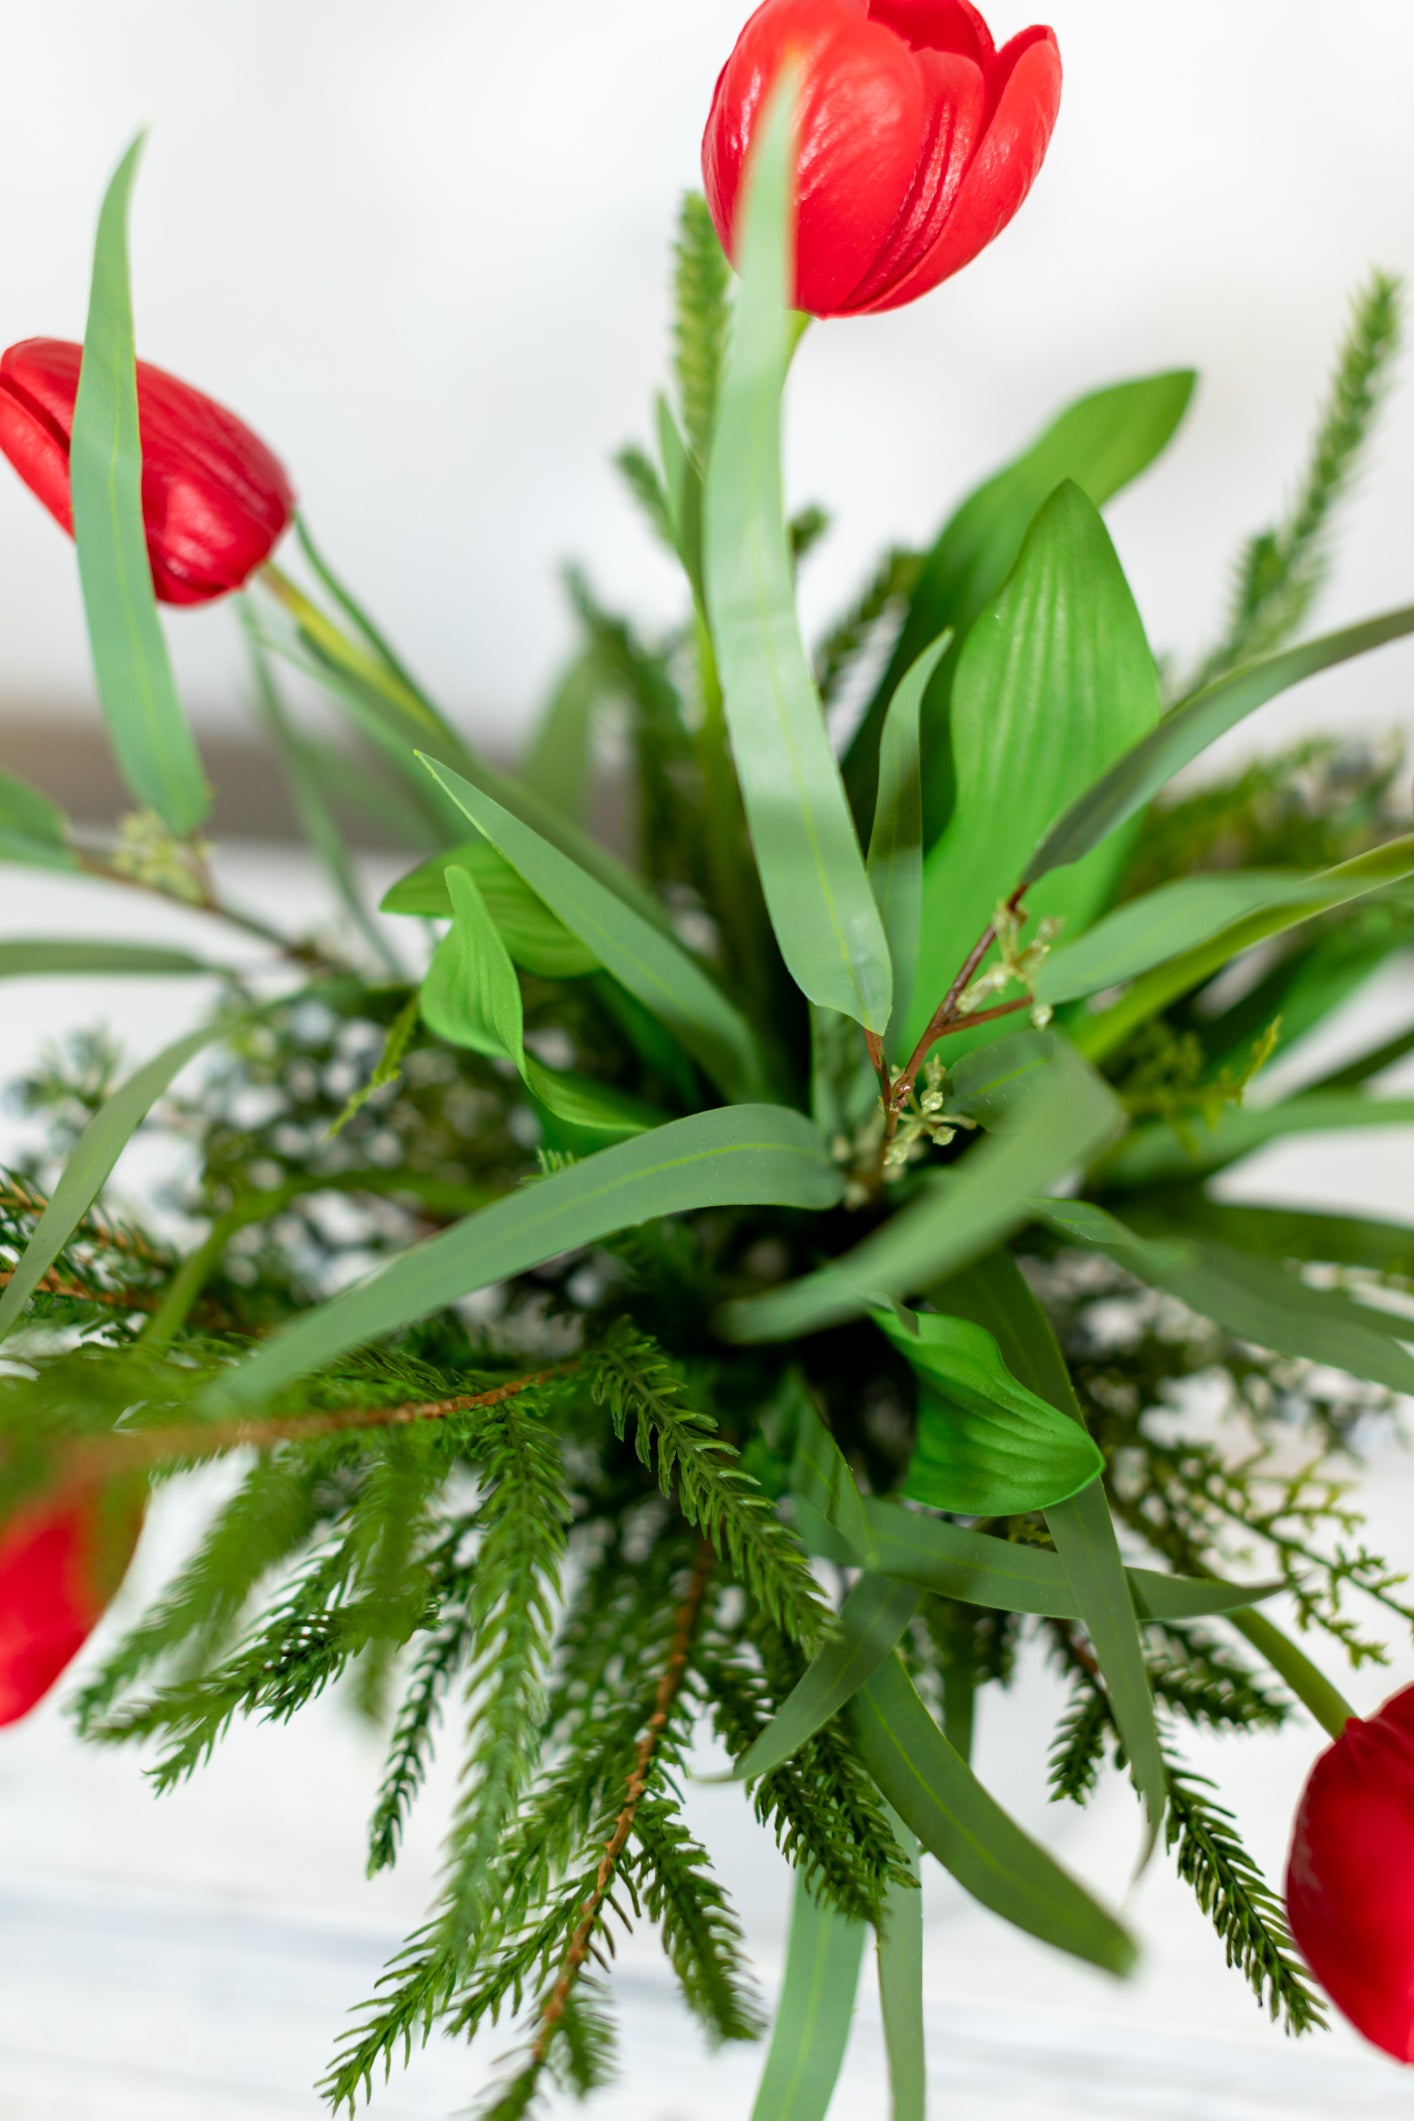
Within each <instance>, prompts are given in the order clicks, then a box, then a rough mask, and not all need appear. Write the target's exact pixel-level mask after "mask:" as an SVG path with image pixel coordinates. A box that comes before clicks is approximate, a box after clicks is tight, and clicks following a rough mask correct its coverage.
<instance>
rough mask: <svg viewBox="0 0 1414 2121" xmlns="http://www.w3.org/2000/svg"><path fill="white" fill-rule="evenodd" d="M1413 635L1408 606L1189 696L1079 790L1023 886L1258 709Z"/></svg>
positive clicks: (1083, 849) (1096, 837) (1128, 813)
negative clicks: (1323, 673)
mask: <svg viewBox="0 0 1414 2121" xmlns="http://www.w3.org/2000/svg"><path fill="white" fill-rule="evenodd" d="M1411 633H1414V604H1411V605H1406V606H1405V607H1404V608H1403V609H1402V610H1399V611H1390V612H1386V613H1384V614H1383V615H1382V616H1381V617H1379V618H1375V619H1366V620H1365V621H1364V623H1363V624H1362V625H1359V626H1347V627H1344V628H1343V629H1342V630H1341V632H1339V633H1331V634H1326V635H1325V636H1324V637H1323V638H1322V639H1321V640H1318V641H1306V642H1304V643H1303V644H1302V646H1301V647H1299V648H1288V649H1286V650H1284V651H1283V653H1282V654H1280V655H1273V656H1267V657H1266V658H1264V660H1263V661H1261V662H1259V663H1248V664H1247V665H1246V666H1245V667H1244V668H1243V669H1241V670H1235V671H1234V672H1233V673H1232V675H1231V676H1230V677H1225V678H1219V679H1218V680H1217V681H1216V682H1215V683H1214V684H1212V685H1208V686H1206V687H1205V688H1204V690H1203V691H1202V692H1195V693H1194V694H1193V696H1192V697H1191V698H1190V699H1187V700H1184V701H1182V702H1181V703H1180V705H1178V706H1177V707H1175V708H1173V709H1172V710H1171V711H1170V712H1169V713H1168V714H1166V715H1165V716H1164V718H1163V721H1162V722H1161V723H1160V724H1159V726H1158V728H1157V729H1154V730H1151V731H1150V733H1149V734H1148V735H1147V736H1145V737H1141V739H1140V740H1139V742H1138V743H1137V744H1135V745H1133V746H1132V747H1131V749H1130V750H1128V751H1127V752H1126V753H1125V754H1124V756H1123V757H1122V758H1120V759H1118V760H1116V761H1115V763H1114V764H1113V765H1112V766H1110V767H1109V768H1108V770H1107V771H1106V772H1104V773H1103V774H1101V775H1100V776H1099V778H1098V779H1097V780H1096V781H1095V782H1094V783H1093V785H1092V786H1091V787H1089V788H1087V789H1086V790H1085V792H1084V794H1083V795H1081V796H1080V797H1079V798H1078V799H1077V800H1076V801H1075V802H1073V803H1072V804H1071V806H1070V808H1069V809H1068V810H1067V811H1066V812H1065V814H1064V816H1062V817H1060V818H1058V819H1057V820H1056V822H1055V824H1054V825H1052V826H1051V827H1050V829H1049V831H1047V832H1046V834H1045V836H1044V838H1043V839H1042V840H1041V842H1040V845H1039V846H1038V847H1037V848H1036V851H1035V852H1034V854H1033V855H1032V856H1031V859H1030V861H1029V862H1028V863H1027V865H1026V869H1025V873H1024V879H1023V880H1024V881H1025V882H1026V883H1028V884H1029V883H1034V882H1035V881H1036V880H1037V879H1038V878H1040V877H1043V876H1046V875H1048V874H1049V873H1050V871H1051V870H1052V869H1059V868H1062V867H1064V866H1065V865H1066V864H1068V863H1072V862H1078V861H1081V860H1083V858H1084V857H1085V856H1086V855H1087V854H1089V853H1090V851H1091V849H1092V848H1094V847H1097V846H1098V845H1099V844H1100V842H1101V841H1102V840H1104V839H1105V838H1107V836H1108V835H1109V834H1110V833H1111V832H1113V831H1115V830H1116V829H1117V827H1118V826H1120V825H1122V824H1123V823H1124V822H1125V820H1126V819H1128V818H1131V817H1133V816H1134V815H1135V813H1136V811H1139V810H1142V809H1143V808H1144V805H1145V804H1146V803H1147V802H1148V801H1149V800H1150V798H1151V797H1152V796H1155V795H1157V794H1158V792H1159V790H1160V789H1161V788H1162V787H1164V786H1165V784H1166V783H1167V782H1168V781H1171V780H1172V779H1173V776H1174V775H1175V774H1176V773H1178V772H1180V771H1181V770H1182V768H1183V767H1185V766H1187V765H1189V764H1190V763H1191V762H1192V760H1194V759H1196V758H1197V757H1198V756H1199V754H1200V753H1201V752H1204V751H1206V750H1207V748H1208V746H1209V745H1210V744H1214V743H1216V742H1217V740H1218V738H1219V737H1220V736H1224V735H1225V734H1226V733H1227V731H1228V730H1229V729H1232V728H1234V727H1235V726H1236V725H1237V723H1238V722H1240V721H1242V720H1244V718H1245V717H1246V716H1247V715H1249V714H1254V713H1255V712H1256V710H1257V709H1258V708H1259V707H1265V706H1266V704H1267V702H1268V700H1274V699H1276V698H1277V696H1278V694H1280V693H1283V692H1289V691H1290V690H1291V688H1292V686H1293V685H1299V684H1301V683H1302V682H1303V681H1304V680H1305V679H1306V678H1310V677H1315V676H1316V675H1317V674H1318V672H1320V671H1322V670H1331V669H1334V668H1335V666H1336V665H1337V664H1338V663H1348V662H1349V661H1351V659H1352V658H1353V657H1355V656H1360V655H1368V654H1369V653H1370V652H1371V651H1372V650H1373V649H1376V648H1383V647H1384V646H1385V645H1386V643H1387V642H1389V641H1398V640H1402V639H1404V638H1405V636H1406V635H1408V634H1411Z"/></svg>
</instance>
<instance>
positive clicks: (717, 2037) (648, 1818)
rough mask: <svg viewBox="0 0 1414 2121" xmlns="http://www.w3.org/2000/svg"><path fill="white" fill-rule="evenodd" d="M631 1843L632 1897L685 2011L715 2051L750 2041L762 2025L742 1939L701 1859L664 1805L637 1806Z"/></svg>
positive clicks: (651, 1801) (660, 1801) (648, 1801)
mask: <svg viewBox="0 0 1414 2121" xmlns="http://www.w3.org/2000/svg"><path fill="white" fill-rule="evenodd" d="M635 1836H636V1839H637V1842H638V1849H637V1870H638V1879H637V1882H638V1889H639V1892H640V1894H641V1896H642V1899H643V1904H644V1907H645V1908H646V1909H647V1911H648V1915H649V1917H650V1919H651V1920H652V1921H654V1922H656V1923H657V1925H658V1928H659V1931H660V1933H661V1935H662V1939H663V1948H664V1950H665V1951H666V1952H667V1955H668V1959H669V1962H670V1964H671V1966H672V1969H673V1972H674V1974H675V1975H676V1976H677V1981H678V1986H679V1988H680V1989H681V1991H682V1994H683V1997H684V1998H685V2000H686V2002H687V2005H688V2008H689V2009H690V2010H691V2011H692V2012H693V2015H694V2016H695V2017H696V2018H697V2019H698V2020H699V2022H700V2023H701V2024H702V2025H703V2026H704V2027H705V2029H706V2031H707V2034H708V2037H709V2039H711V2040H712V2041H713V2043H714V2044H716V2043H721V2042H723V2041H727V2040H754V2039H756V2038H757V2037H758V2035H759V2034H760V2033H761V2031H762V2028H763V2024H764V2020H763V2018H762V2014H761V2007H760V2002H759V1999H758V1997H757V1995H756V1991H755V1987H754V1984H753V1983H752V1981H751V1977H750V1975H749V1973H748V1971H747V1967H746V1950H745V1939H744V1937H743V1935H742V1930H741V1925H740V1923H739V1922H738V1921H737V1918H736V1915H735V1914H734V1912H733V1910H732V1906H731V1903H730V1901H729V1900H728V1898H727V1896H726V1894H725V1892H724V1891H723V1889H722V1887H721V1886H720V1885H719V1884H718V1882H717V1880H716V1879H715V1878H714V1877H713V1876H712V1874H711V1871H710V1869H709V1867H708V1859H707V1853H706V1851H705V1850H704V1849H703V1848H701V1847H700V1846H699V1845H698V1843H697V1842H696V1841H694V1839H693V1838H692V1836H691V1834H689V1832H688V1831H687V1828H686V1827H685V1826H684V1825H683V1823H682V1821H681V1819H680V1818H679V1817H678V1816H677V1810H676V1807H675V1806H674V1805H673V1804H671V1803H670V1802H668V1801H667V1800H666V1799H664V1798H662V1797H654V1798H648V1797H645V1798H644V1800H643V1802H642V1803H641V1804H640V1805H639V1808H638V1819H637V1822H636V1825H635Z"/></svg>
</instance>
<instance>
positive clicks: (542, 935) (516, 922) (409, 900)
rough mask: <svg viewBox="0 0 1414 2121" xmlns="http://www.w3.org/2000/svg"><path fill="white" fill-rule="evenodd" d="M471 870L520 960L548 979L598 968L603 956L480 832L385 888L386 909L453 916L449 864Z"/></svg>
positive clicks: (432, 916) (506, 941) (383, 904)
mask: <svg viewBox="0 0 1414 2121" xmlns="http://www.w3.org/2000/svg"><path fill="white" fill-rule="evenodd" d="M452 867H455V868H458V869H465V870H467V871H468V872H469V873H470V875H471V876H472V877H473V878H474V879H475V881H476V888H477V890H478V891H479V892H480V893H481V896H482V897H483V898H484V899H485V901H486V904H487V907H488V909H489V911H490V914H491V918H492V919H493V920H494V922H495V923H496V928H497V931H498V933H499V935H500V937H501V940H502V942H503V943H504V944H505V946H506V948H507V949H508V950H509V951H510V953H511V956H512V957H513V958H514V960H515V962H516V963H517V964H518V965H521V966H523V967H524V969H525V970H526V971H527V972H536V973H539V975H540V977H541V978H542V979H575V978H577V977H579V976H580V975H582V974H584V973H586V972H593V971H595V970H596V969H597V967H598V964H599V960H598V958H596V957H595V955H594V953H593V951H592V950H588V949H586V948H585V946H584V944H583V943H582V942H581V941H580V939H579V937H578V936H577V935H572V934H571V933H570V931H569V929H568V928H567V927H566V926H565V924H564V922H563V921H560V920H556V918H555V916H554V914H553V913H552V912H551V911H550V909H549V907H548V906H547V905H546V904H545V901H544V900H543V899H539V898H537V897H536V896H535V893H534V892H533V891H532V890H531V889H530V887H529V886H528V885H527V884H524V883H522V881H521V879H520V877H519V876H518V875H517V874H516V872H515V870H514V869H512V867H511V865H510V863H509V862H507V861H504V860H503V859H502V857H501V856H500V855H499V854H497V852H496V850H495V848H494V847H493V846H492V845H491V843H490V841H489V840H486V839H483V838H482V836H481V834H480V833H479V832H478V833H477V834H476V836H475V838H474V839H469V840H461V841H459V842H458V844H457V845H456V846H455V847H447V848H444V849H443V850H442V852H441V853H440V854H434V855H432V856H431V857H430V858H429V859H428V860H427V861H425V862H421V863H419V864H418V866H417V868H416V869H411V870H409V871H408V874H407V875H406V876H402V877H399V879H398V881H397V883H396V884H393V885H391V886H390V887H389V889H388V890H387V891H385V892H384V894H383V898H382V902H381V908H380V910H381V911H382V912H384V913H407V914H418V915H420V916H421V917H422V919H424V920H440V921H447V920H450V919H451V917H452V901H451V897H450V894H449V893H448V890H447V881H446V872H447V870H448V869H449V868H452Z"/></svg>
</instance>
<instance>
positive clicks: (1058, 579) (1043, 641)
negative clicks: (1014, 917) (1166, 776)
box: [907, 485, 1161, 1049]
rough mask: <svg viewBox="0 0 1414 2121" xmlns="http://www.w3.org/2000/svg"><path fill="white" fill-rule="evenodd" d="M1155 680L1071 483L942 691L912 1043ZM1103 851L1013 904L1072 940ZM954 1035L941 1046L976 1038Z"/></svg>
mask: <svg viewBox="0 0 1414 2121" xmlns="http://www.w3.org/2000/svg"><path fill="white" fill-rule="evenodd" d="M1160 706H1161V701H1160V696H1159V680H1158V673H1157V670H1156V668H1155V664H1154V658H1153V656H1152V654H1151V653H1150V649H1149V644H1148V641H1147V640H1146V639H1145V637H1144V626H1143V622H1142V620H1141V619H1140V617H1139V613H1138V610H1137V609H1136V607H1135V603H1134V599H1133V597H1132V595H1131V594H1130V590H1129V585H1128V583H1127V582H1126V581H1125V579H1124V571H1123V569H1122V568H1121V566H1120V564H1119V560H1118V557H1117V555H1116V553H1115V549H1114V547H1113V545H1112V544H1111V542H1110V537H1109V533H1108V531H1107V530H1106V529H1105V526H1104V524H1103V522H1102V521H1101V519H1100V516H1099V514H1098V512H1097V510H1096V509H1095V507H1094V504H1093V503H1092V502H1090V501H1088V500H1087V499H1086V497H1085V495H1084V494H1083V493H1082V492H1081V491H1080V489H1079V487H1078V486H1074V485H1067V486H1062V487H1060V488H1058V489H1057V491H1056V492H1055V493H1054V494H1053V495H1052V496H1051V498H1050V500H1049V501H1047V502H1046V504H1045V506H1044V507H1043V508H1042V510H1041V512H1040V514H1039V515H1038V516H1037V518H1036V521H1035V523H1034V524H1033V526H1032V528H1031V530H1030V532H1029V533H1028V535H1027V539H1026V542H1025V544H1024V545H1023V546H1022V549H1021V555H1020V558H1019V559H1018V560H1017V563H1016V566H1015V568H1014V569H1013V570H1012V573H1011V574H1010V576H1009V577H1008V578H1007V581H1006V584H1005V586H1004V587H1003V589H1002V591H1001V593H1000V594H999V596H998V597H997V599H996V601H995V602H994V603H993V604H992V605H990V606H989V607H988V610H987V612H986V613H985V614H984V616H983V617H982V618H981V619H980V620H979V621H978V624H977V625H976V627H975V628H974V629H973V631H972V633H971V634H970V635H969V637H968V640H967V642H966V644H965V645H964V647H963V649H962V651H961V654H960V655H959V658H958V665H957V675H956V678H955V680H954V682H953V690H952V711H951V722H950V727H951V742H952V756H953V766H954V772H955V776H956V784H957V793H956V802H955V805H954V808H953V812H952V816H951V818H950V819H949V821H948V825H947V828H946V830H945V831H944V833H943V834H942V837H941V838H940V839H939V841H938V843H937V845H936V846H935V847H934V848H933V850H932V852H931V853H930V854H929V856H928V859H927V862H926V863H925V865H924V872H923V947H922V950H921V953H920V956H919V965H918V980H917V984H916V986H915V989H914V993H913V998H912V1002H911V1004H910V1008H909V1014H908V1017H907V1031H908V1036H909V1038H910V1039H914V1038H917V1037H918V1036H919V1034H920V1033H921V1032H922V1030H923V1028H924V1026H925V1024H926V1023H927V1022H928V1019H929V1017H930V1016H931V1014H932V1012H933V1010H934V1008H935V1007H936V1006H937V1004H938V1002H939V1001H940V999H941V998H942V996H943V994H944V993H945V992H946V991H947V989H948V986H949V984H950V982H951V980H952V979H953V977H954V975H955V973H956V972H957V970H958V967H959V966H960V965H961V963H962V961H963V959H964V958H965V957H966V955H967V953H968V951H969V950H970V949H971V948H972V945H973V944H974V943H975V942H976V941H977V938H978V937H979V936H980V935H981V934H982V932H983V930H984V929H985V928H986V926H987V924H988V922H989V921H990V920H991V918H992V915H993V912H994V911H995V909H996V907H997V906H998V905H999V904H1000V903H1001V902H1002V901H1003V900H1004V899H1006V898H1007V897H1009V895H1010V894H1011V892H1012V891H1013V890H1014V889H1015V887H1016V885H1017V883H1018V882H1019V881H1020V878H1021V875H1022V872H1023V870H1024V869H1025V866H1026V861H1027V857H1028V855H1029V854H1030V853H1031V851H1032V849H1033V848H1034V846H1035V844H1036V841H1037V840H1038V839H1039V838H1040V836H1041V835H1042V833H1043V832H1045V830H1046V829H1047V827H1048V825H1049V824H1050V823H1051V821H1052V820H1053V819H1055V818H1057V817H1059V816H1060V815H1061V813H1062V812H1063V811H1064V810H1065V808H1066V806H1067V804H1069V803H1071V802H1073V801H1074V800H1075V798H1076V797H1077V796H1078V795H1079V794H1080V793H1081V792H1082V790H1084V789H1085V788H1086V787H1088V786H1089V784H1090V783H1091V782H1092V781H1093V780H1094V779H1095V776H1096V775H1097V774H1098V773H1101V772H1103V770H1104V769H1105V767H1106V766H1108V765H1110V764H1111V763H1112V762H1113V761H1114V760H1116V759H1117V758H1119V757H1121V756H1122V755H1123V754H1124V753H1125V752H1126V751H1127V750H1128V749H1129V747H1130V746H1131V745H1132V744H1133V743H1134V742H1135V741H1136V739H1138V738H1139V737H1141V736H1143V735H1144V734H1146V732H1148V731H1150V730H1152V729H1153V728H1154V726H1155V724H1156V723H1157V721H1158V719H1159V712H1160ZM1127 848H1128V842H1127V840H1116V841H1111V842H1110V843H1109V844H1108V845H1107V846H1105V847H1103V848H1097V849H1096V850H1095V852H1094V854H1093V855H1092V856H1091V857H1090V858H1089V859H1088V860H1087V861H1086V862H1085V863H1084V864H1083V865H1081V866H1077V867H1074V868H1072V869H1071V870H1070V871H1069V872H1068V874H1067V875H1066V876H1064V877H1061V878H1057V879H1055V880H1053V881H1052V882H1050V883H1049V884H1048V885H1047V886H1046V888H1045V889H1044V890H1042V891H1039V892H1036V893H1034V894H1033V895H1032V896H1031V897H1030V898H1029V899H1028V901H1027V906H1028V911H1029V912H1030V913H1031V914H1032V915H1033V916H1048V917H1050V918H1052V919H1060V920H1063V921H1064V922H1065V924H1066V933H1067V934H1069V935H1075V934H1078V933H1080V932H1081V931H1082V930H1083V929H1084V928H1085V927H1086V926H1087V925H1088V924H1089V922H1090V921H1091V919H1093V917H1094V916H1095V914H1096V913H1097V912H1098V911H1099V909H1100V908H1101V906H1103V905H1104V903H1105V902H1106V900H1107V899H1108V897H1109V896H1110V894H1111V892H1112V890H1113V887H1114V884H1115V880H1116V877H1117V875H1118V870H1119V867H1120V865H1121V864H1122V862H1123V860H1124V858H1125V855H1126V853H1127ZM979 1035H980V1036H984V1037H986V1036H990V1035H991V1034H990V1033H989V1032H985V1031H984V1032H982V1033H980V1034H969V1033H963V1034H962V1039H961V1040H960V1041H955V1042H954V1046H955V1049H956V1048H957V1046H959V1045H961V1046H963V1047H965V1046H966V1045H967V1044H969V1043H971V1042H972V1041H973V1039H974V1038H975V1037H976V1036H979Z"/></svg>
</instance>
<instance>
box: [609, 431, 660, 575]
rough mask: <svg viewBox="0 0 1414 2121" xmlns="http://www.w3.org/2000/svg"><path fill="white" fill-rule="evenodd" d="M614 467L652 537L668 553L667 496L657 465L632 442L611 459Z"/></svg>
mask: <svg viewBox="0 0 1414 2121" xmlns="http://www.w3.org/2000/svg"><path fill="white" fill-rule="evenodd" d="M614 465H615V468H616V470H617V471H618V473H619V475H620V477H621V478H622V479H623V482H624V484H625V486H627V488H628V490H629V492H630V493H631V494H632V495H633V498H634V499H635V501H637V503H638V505H639V507H640V508H641V509H642V510H643V514H644V516H645V518H646V520H647V522H648V525H649V527H650V529H651V530H652V532H653V535H654V536H655V537H656V538H657V539H658V541H659V543H660V544H663V545H666V546H667V548H668V550H669V552H672V551H674V550H675V547H674V544H673V526H672V519H671V518H670V516H669V514H668V497H667V495H666V493H665V492H664V491H663V481H662V478H661V477H660V475H659V472H658V467H657V465H656V464H655V463H654V462H653V460H652V458H651V457H649V456H648V454H647V453H646V451H644V450H642V449H640V448H639V446H638V444H637V443H636V442H626V443H625V444H624V446H623V448H622V449H621V450H620V451H619V452H618V454H617V456H616V457H615V458H614Z"/></svg>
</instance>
